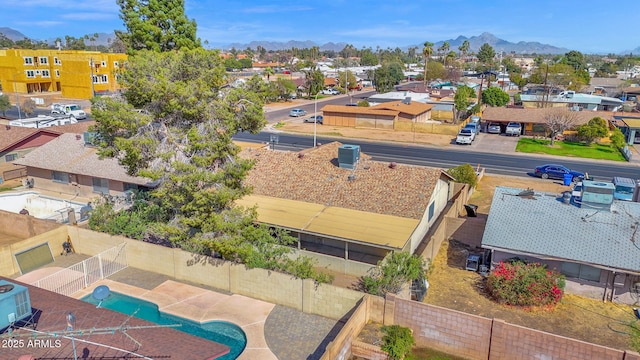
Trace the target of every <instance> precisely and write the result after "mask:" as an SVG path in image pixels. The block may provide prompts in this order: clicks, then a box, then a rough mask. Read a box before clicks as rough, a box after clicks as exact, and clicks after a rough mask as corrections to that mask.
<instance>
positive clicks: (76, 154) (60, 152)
mask: <svg viewBox="0 0 640 360" xmlns="http://www.w3.org/2000/svg"><path fill="white" fill-rule="evenodd" d="M14 164H18V165H24V166H29V167H34V168H40V169H47V170H53V171H61V172H67V173H70V174H78V175H87V176H92V177H97V178H103V179H109V180H118V181H123V182H126V183H131V184H138V185H145V186H150V185H151V180H149V179H146V178H143V177H133V176H129V175H127V172H126V171H125V169H124V167H122V166H121V165H120V164H118V160H116V159H102V160H101V159H100V158H99V157H98V154H97V148H95V147H92V146H85V144H84V140H83V139H82V135H80V134H62V135H60V136H59V137H57V138H56V139H54V140H51V141H49V142H48V143H46V144H44V145H42V146H40V147H39V148H37V149H35V150H33V151H31V152H30V153H28V154H26V155H25V156H24V157H23V158H21V159H18V160H16V161H14Z"/></svg>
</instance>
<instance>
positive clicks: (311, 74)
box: [304, 66, 324, 99]
mask: <svg viewBox="0 0 640 360" xmlns="http://www.w3.org/2000/svg"><path fill="white" fill-rule="evenodd" d="M304 75H305V80H304V88H305V90H306V92H307V98H308V99H311V98H312V97H313V96H315V95H316V94H317V93H319V92H320V91H322V89H323V88H324V74H322V71H320V69H318V68H317V67H315V66H314V67H312V68H310V69H309V70H304Z"/></svg>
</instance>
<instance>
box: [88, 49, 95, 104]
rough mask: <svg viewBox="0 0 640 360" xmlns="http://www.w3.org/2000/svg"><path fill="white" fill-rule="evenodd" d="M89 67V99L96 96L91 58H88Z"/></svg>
mask: <svg viewBox="0 0 640 360" xmlns="http://www.w3.org/2000/svg"><path fill="white" fill-rule="evenodd" d="M89 66H90V67H91V97H92V98H93V97H95V96H96V89H95V87H94V84H93V58H92V57H91V58H89Z"/></svg>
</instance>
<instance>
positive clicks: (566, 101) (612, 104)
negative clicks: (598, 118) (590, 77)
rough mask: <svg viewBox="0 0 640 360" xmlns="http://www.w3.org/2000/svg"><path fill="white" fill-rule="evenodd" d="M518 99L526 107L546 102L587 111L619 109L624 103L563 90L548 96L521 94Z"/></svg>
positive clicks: (614, 99) (549, 104)
mask: <svg viewBox="0 0 640 360" xmlns="http://www.w3.org/2000/svg"><path fill="white" fill-rule="evenodd" d="M520 100H521V101H522V105H523V106H524V107H526V108H538V107H540V104H542V103H546V104H547V106H549V107H569V108H573V109H580V110H589V111H619V110H621V109H622V104H623V103H624V102H623V101H622V100H620V99H618V98H614V97H608V96H598V95H590V94H580V93H574V92H571V91H569V92H567V91H563V92H561V93H560V94H558V95H549V96H546V95H544V94H540V95H526V94H521V95H520Z"/></svg>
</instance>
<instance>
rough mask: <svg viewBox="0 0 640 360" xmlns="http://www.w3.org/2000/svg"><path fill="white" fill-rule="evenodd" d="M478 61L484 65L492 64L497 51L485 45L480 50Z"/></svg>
mask: <svg viewBox="0 0 640 360" xmlns="http://www.w3.org/2000/svg"><path fill="white" fill-rule="evenodd" d="M477 56H478V60H479V61H480V62H481V63H483V64H485V65H486V64H490V63H492V62H493V58H494V57H495V56H496V52H495V50H493V48H492V47H491V45H489V44H487V43H484V44H482V46H480V50H478V55H477Z"/></svg>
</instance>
